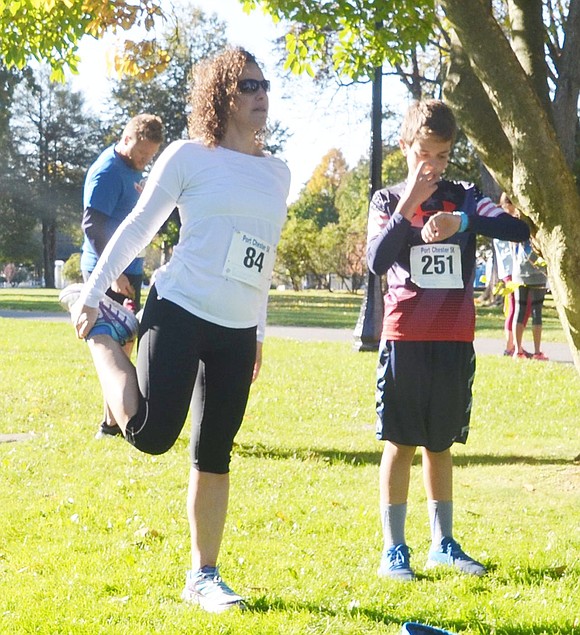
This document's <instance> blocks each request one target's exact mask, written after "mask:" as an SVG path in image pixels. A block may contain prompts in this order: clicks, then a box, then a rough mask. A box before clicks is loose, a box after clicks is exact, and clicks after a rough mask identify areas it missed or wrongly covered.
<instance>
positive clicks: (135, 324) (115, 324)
mask: <svg viewBox="0 0 580 635" xmlns="http://www.w3.org/2000/svg"><path fill="white" fill-rule="evenodd" d="M138 331H139V320H138V319H137V318H136V317H135V314H134V313H133V312H132V311H130V310H129V309H127V308H126V307H124V306H123V305H122V304H119V303H118V302H115V300H111V298H109V297H108V296H105V297H104V298H103V299H102V300H101V301H100V302H99V316H98V317H97V321H96V322H95V324H94V326H93V328H92V329H91V330H90V331H89V334H88V335H87V339H91V338H93V337H95V335H110V336H111V337H112V338H113V339H114V340H115V341H116V342H119V344H120V345H121V346H125V344H126V343H127V342H132V341H133V340H134V339H135V338H136V337H137V333H138Z"/></svg>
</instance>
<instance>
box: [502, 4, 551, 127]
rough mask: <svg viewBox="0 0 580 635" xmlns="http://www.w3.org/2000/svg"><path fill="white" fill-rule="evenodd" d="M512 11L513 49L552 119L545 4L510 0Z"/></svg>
mask: <svg viewBox="0 0 580 635" xmlns="http://www.w3.org/2000/svg"><path fill="white" fill-rule="evenodd" d="M508 9H509V17H510V22H511V39H512V42H511V45H512V48H513V50H514V52H515V54H516V57H517V58H518V60H519V62H520V64H521V65H522V68H523V69H524V71H525V73H526V75H527V76H528V77H529V78H530V80H531V82H532V86H533V87H534V90H535V91H536V94H537V95H538V97H539V99H540V102H541V103H542V106H543V107H544V110H545V111H546V112H547V113H548V115H549V116H551V102H550V93H549V90H548V81H547V77H548V65H547V64H546V56H545V53H544V24H543V22H542V9H543V6H542V0H508Z"/></svg>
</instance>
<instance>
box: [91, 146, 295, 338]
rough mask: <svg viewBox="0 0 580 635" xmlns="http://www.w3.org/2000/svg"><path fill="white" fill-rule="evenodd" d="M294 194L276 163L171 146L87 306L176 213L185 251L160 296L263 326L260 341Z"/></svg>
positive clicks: (206, 315) (235, 323)
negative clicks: (290, 197) (289, 201)
mask: <svg viewBox="0 0 580 635" xmlns="http://www.w3.org/2000/svg"><path fill="white" fill-rule="evenodd" d="M289 187H290V172H289V170H288V167H287V166H286V164H285V163H284V162H283V161H281V160H280V159H277V158H275V157H272V156H269V155H267V156H262V157H260V156H253V155H248V154H244V153H241V152H235V151H233V150H228V149H225V148H222V147H219V146H218V147H215V148H208V147H206V146H204V145H202V144H200V143H198V142H196V141H176V142H174V143H172V144H170V145H169V146H168V147H167V148H166V149H165V150H164V151H163V153H162V154H161V155H160V156H159V158H158V160H157V161H156V162H155V165H154V166H153V169H152V170H151V174H150V175H149V177H148V179H147V184H146V186H145V188H144V190H143V193H142V194H141V197H140V198H139V201H138V203H137V205H136V207H135V208H134V209H133V211H132V212H131V213H130V214H129V216H128V217H127V218H126V219H125V221H123V223H122V224H121V226H120V227H119V228H118V230H117V231H116V232H115V234H114V236H113V237H112V239H111V240H110V241H109V243H108V244H107V247H106V249H105V251H104V252H103V254H102V256H101V258H100V259H99V262H98V264H97V266H96V268H95V270H94V272H93V275H92V276H91V278H90V280H89V281H88V282H87V284H86V285H85V287H84V289H83V292H82V294H81V301H82V302H83V304H86V305H87V306H91V307H96V306H97V305H98V303H99V300H100V299H101V298H102V297H103V295H104V293H105V291H106V290H107V288H108V287H109V286H110V285H111V283H112V282H113V281H114V280H116V279H117V278H118V276H119V275H120V274H121V273H122V272H123V270H124V269H125V267H126V266H127V264H128V263H129V262H131V260H132V259H133V258H134V257H135V256H136V255H137V254H138V253H139V252H140V251H141V250H142V249H143V248H144V247H146V246H147V245H148V244H149V243H150V241H151V239H152V238H153V237H154V236H155V234H156V233H157V231H158V230H159V228H160V227H161V225H162V224H163V223H164V222H165V220H166V219H167V218H168V217H169V215H170V214H171V212H172V210H173V209H174V208H175V207H176V206H177V207H178V208H179V215H180V218H181V223H182V225H181V230H180V236H179V242H178V244H177V245H176V246H175V248H174V250H173V255H172V257H171V260H170V261H169V263H168V264H166V265H164V266H163V267H161V268H160V269H159V270H158V272H157V274H156V278H155V286H156V288H157V294H158V296H159V297H160V298H166V299H168V300H170V301H172V302H174V303H175V304H177V305H179V306H180V307H182V308H183V309H185V310H187V311H189V312H190V313H193V314H194V315H196V316H198V317H200V318H202V319H204V320H208V321H210V322H213V323H215V324H219V325H221V326H226V327H229V328H249V327H252V326H256V325H258V339H259V340H262V339H263V337H264V327H265V320H266V308H267V301H268V289H269V286H270V279H271V275H272V269H273V266H274V258H275V252H276V246H277V244H278V241H279V238H280V232H281V230H282V226H283V224H284V221H285V219H286V212H287V208H286V199H287V197H288V191H289Z"/></svg>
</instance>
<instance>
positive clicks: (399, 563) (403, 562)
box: [377, 543, 416, 582]
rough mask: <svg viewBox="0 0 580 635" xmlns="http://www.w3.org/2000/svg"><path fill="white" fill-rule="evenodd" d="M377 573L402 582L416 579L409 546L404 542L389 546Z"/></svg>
mask: <svg viewBox="0 0 580 635" xmlns="http://www.w3.org/2000/svg"><path fill="white" fill-rule="evenodd" d="M377 573H378V574H379V576H381V577H383V578H392V579H393V580H401V581H402V582H410V581H411V580H414V579H415V578H416V576H415V573H414V571H413V569H411V564H410V555H409V547H407V545H405V544H403V543H401V544H398V545H393V546H392V547H389V548H388V549H387V550H386V551H385V552H384V553H383V557H382V558H381V564H380V566H379V570H378V571H377Z"/></svg>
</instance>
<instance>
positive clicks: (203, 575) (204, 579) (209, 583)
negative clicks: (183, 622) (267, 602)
mask: <svg viewBox="0 0 580 635" xmlns="http://www.w3.org/2000/svg"><path fill="white" fill-rule="evenodd" d="M181 598H182V599H183V600H185V601H186V602H192V603H193V604H199V606H201V608H202V609H204V610H205V611H207V612H208V613H222V612H223V611H227V610H228V609H231V608H240V609H243V608H245V606H244V598H242V597H241V596H240V595H238V594H237V593H234V592H233V591H232V589H230V587H229V586H228V585H227V584H226V583H225V582H224V581H223V580H222V579H221V577H220V574H219V571H218V568H217V567H208V566H205V567H202V568H201V569H200V570H199V571H195V572H193V571H188V572H187V578H186V581H185V588H184V589H183V591H182V593H181Z"/></svg>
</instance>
